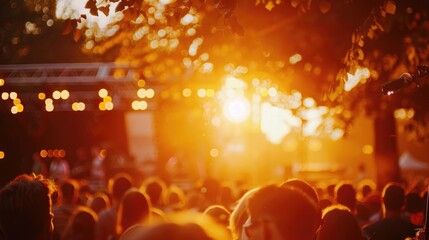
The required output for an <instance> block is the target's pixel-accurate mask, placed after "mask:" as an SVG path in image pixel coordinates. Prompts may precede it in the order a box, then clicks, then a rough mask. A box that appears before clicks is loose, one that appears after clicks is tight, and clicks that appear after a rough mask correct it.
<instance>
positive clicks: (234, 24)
mask: <svg viewBox="0 0 429 240" xmlns="http://www.w3.org/2000/svg"><path fill="white" fill-rule="evenodd" d="M225 20H226V19H225ZM226 22H227V24H228V25H229V26H230V27H231V31H232V32H234V33H236V34H238V35H239V36H241V37H242V36H244V28H243V26H241V25H240V23H238V20H237V17H236V16H235V15H233V16H231V17H230V18H229V19H228V21H226Z"/></svg>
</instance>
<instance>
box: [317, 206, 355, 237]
mask: <svg viewBox="0 0 429 240" xmlns="http://www.w3.org/2000/svg"><path fill="white" fill-rule="evenodd" d="M343 239H348V240H363V235H362V231H361V229H360V227H359V224H358V222H357V221H356V219H355V217H354V216H353V214H352V213H351V212H350V210H349V209H348V208H347V207H345V206H342V205H333V206H330V207H327V208H326V209H325V210H323V214H322V225H321V226H320V229H319V231H318V233H317V240H343Z"/></svg>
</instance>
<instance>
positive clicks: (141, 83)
mask: <svg viewBox="0 0 429 240" xmlns="http://www.w3.org/2000/svg"><path fill="white" fill-rule="evenodd" d="M137 85H138V86H139V87H144V86H145V85H146V82H145V81H144V80H143V79H140V80H138V81H137Z"/></svg>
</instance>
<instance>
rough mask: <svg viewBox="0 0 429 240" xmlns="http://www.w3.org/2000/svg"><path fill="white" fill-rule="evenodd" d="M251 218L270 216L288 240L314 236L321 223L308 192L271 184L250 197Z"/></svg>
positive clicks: (316, 208)
mask: <svg viewBox="0 0 429 240" xmlns="http://www.w3.org/2000/svg"><path fill="white" fill-rule="evenodd" d="M247 206H248V211H249V215H250V218H251V219H252V221H255V220H257V219H259V218H268V219H269V220H270V221H272V222H273V223H274V225H275V226H276V227H277V229H278V230H279V231H280V232H281V234H282V236H283V237H284V238H285V239H301V240H304V239H314V236H315V234H316V230H317V228H318V227H319V224H320V210H319V209H318V207H317V205H316V203H315V202H314V201H313V200H312V199H311V198H310V197H308V196H307V195H306V194H305V193H303V192H302V191H300V190H298V189H294V188H290V187H286V186H283V187H278V186H275V185H268V186H265V187H263V188H260V189H258V190H257V191H256V192H255V193H254V194H253V195H252V196H250V197H249V199H248V202H247Z"/></svg>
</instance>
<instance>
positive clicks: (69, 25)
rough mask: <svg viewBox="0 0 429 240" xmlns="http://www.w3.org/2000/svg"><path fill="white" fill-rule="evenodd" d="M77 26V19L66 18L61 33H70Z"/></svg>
mask: <svg viewBox="0 0 429 240" xmlns="http://www.w3.org/2000/svg"><path fill="white" fill-rule="evenodd" d="M76 27H77V20H75V19H73V20H66V27H65V28H64V30H63V35H68V34H70V33H71V32H72V31H73V30H74V29H76Z"/></svg>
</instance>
